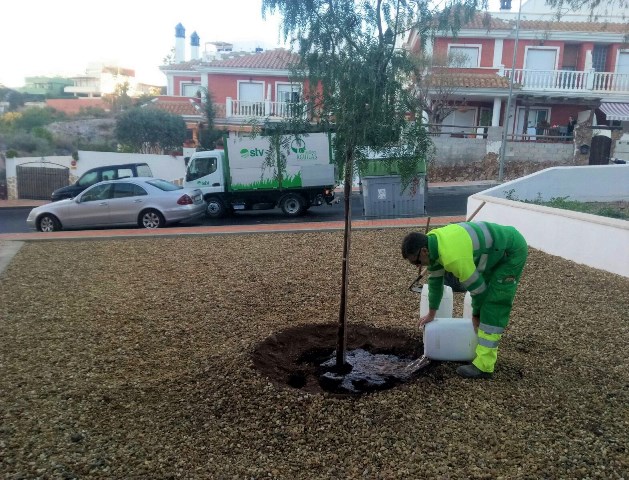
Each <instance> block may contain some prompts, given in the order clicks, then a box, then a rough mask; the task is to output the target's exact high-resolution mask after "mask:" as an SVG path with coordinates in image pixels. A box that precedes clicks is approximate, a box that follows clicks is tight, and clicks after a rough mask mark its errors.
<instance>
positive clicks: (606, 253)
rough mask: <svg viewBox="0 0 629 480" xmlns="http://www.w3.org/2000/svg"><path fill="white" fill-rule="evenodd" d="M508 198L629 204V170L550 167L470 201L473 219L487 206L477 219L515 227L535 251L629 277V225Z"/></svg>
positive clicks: (623, 166) (628, 222) (616, 167)
mask: <svg viewBox="0 0 629 480" xmlns="http://www.w3.org/2000/svg"><path fill="white" fill-rule="evenodd" d="M510 191H512V192H510ZM509 192H510V193H509ZM538 194H539V195H538ZM508 195H510V196H511V197H512V198H518V199H522V200H535V199H537V198H538V196H539V197H540V198H542V199H544V200H549V199H550V198H553V197H566V196H567V197H569V199H570V200H577V201H615V200H625V201H629V165H602V166H591V167H554V168H549V169H546V170H542V171H540V172H536V173H533V174H531V175H528V176H526V177H522V178H520V179H517V180H513V181H511V182H507V183H504V184H502V185H499V186H497V187H493V188H490V189H488V190H485V191H483V192H480V193H478V194H476V195H472V196H471V197H470V198H469V199H468V201H467V214H468V216H470V215H471V214H472V213H473V212H474V211H475V210H476V209H477V208H478V207H479V206H480V204H481V203H482V202H485V205H484V206H483V207H482V208H481V209H480V210H479V212H478V213H477V214H476V217H474V220H486V221H488V222H495V223H500V224H504V225H513V226H514V227H516V228H517V229H518V230H519V231H520V232H521V233H522V235H524V237H525V238H526V240H527V242H528V244H529V245H530V246H531V247H533V248H537V249H539V250H542V251H544V252H546V253H550V254H552V255H557V256H560V257H563V258H566V259H568V260H572V261H574V262H577V263H581V264H584V265H588V266H590V267H594V268H599V269H602V270H606V271H608V272H612V273H616V274H618V275H622V276H624V277H629V221H626V220H618V219H614V218H606V217H601V216H598V215H590V214H587V213H579V212H572V211H568V210H562V209H558V208H550V207H544V206H540V205H534V204H529V203H524V202H520V201H515V200H508V199H507V198H505V197H507V196H508Z"/></svg>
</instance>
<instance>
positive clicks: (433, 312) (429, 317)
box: [419, 310, 437, 328]
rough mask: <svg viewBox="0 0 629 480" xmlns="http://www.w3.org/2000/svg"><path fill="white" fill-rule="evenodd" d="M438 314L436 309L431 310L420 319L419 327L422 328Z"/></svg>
mask: <svg viewBox="0 0 629 480" xmlns="http://www.w3.org/2000/svg"><path fill="white" fill-rule="evenodd" d="M436 314H437V311H436V310H429V311H428V313H427V314H426V315H424V316H423V317H421V318H420V319H419V328H422V327H423V326H424V325H426V324H427V323H429V322H432V321H433V320H434V319H435V315H436Z"/></svg>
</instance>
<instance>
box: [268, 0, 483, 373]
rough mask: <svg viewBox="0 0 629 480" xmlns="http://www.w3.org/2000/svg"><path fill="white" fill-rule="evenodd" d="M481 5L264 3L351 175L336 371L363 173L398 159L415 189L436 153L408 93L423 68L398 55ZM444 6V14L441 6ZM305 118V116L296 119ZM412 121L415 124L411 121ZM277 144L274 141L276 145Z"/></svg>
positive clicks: (392, 0)
mask: <svg viewBox="0 0 629 480" xmlns="http://www.w3.org/2000/svg"><path fill="white" fill-rule="evenodd" d="M480 2H481V0H451V1H450V2H448V3H446V4H445V6H443V5H444V4H442V3H439V2H436V3H435V2H430V1H428V0H308V1H303V2H302V1H299V2H298V1H294V0H263V1H262V13H263V15H265V14H267V13H275V12H278V13H279V14H280V15H281V17H282V24H281V31H282V34H283V37H284V39H287V40H290V41H291V43H292V45H293V47H294V48H295V49H296V50H297V51H298V52H299V57H300V59H301V61H300V64H299V66H298V68H299V70H301V72H302V75H301V77H302V80H303V81H304V83H305V84H306V85H307V86H308V92H307V95H306V99H305V100H306V101H307V108H308V113H309V116H310V117H311V118H315V119H316V120H317V122H318V123H319V126H320V127H321V128H322V129H324V130H330V131H334V133H335V135H334V142H333V150H334V154H335V155H334V158H335V161H336V163H337V165H338V166H339V171H340V172H342V174H343V176H344V192H345V242H344V251H343V279H342V291H341V306H340V309H339V341H338V344H337V359H336V360H337V367H343V365H344V363H345V357H344V346H345V342H344V330H345V320H346V289H347V276H348V272H349V260H348V258H349V252H350V249H349V245H350V234H351V214H350V211H349V210H350V201H349V197H350V194H351V186H352V180H353V178H354V172H355V170H356V168H357V169H358V171H362V170H363V169H364V168H366V165H367V162H368V161H369V158H370V157H371V156H372V154H377V155H378V156H381V157H385V158H386V157H389V158H391V157H394V158H395V159H396V161H397V163H398V165H399V167H400V169H401V176H402V182H403V184H404V185H408V184H411V185H416V182H415V181H414V180H416V179H417V174H416V172H417V170H418V167H419V163H420V162H423V161H425V160H426V157H427V155H428V152H429V151H430V150H431V142H430V140H429V137H428V134H427V132H426V130H425V129H424V127H423V125H422V124H421V104H420V102H419V101H418V99H417V98H416V96H415V95H413V91H412V89H410V88H409V86H410V85H411V84H412V81H413V78H414V75H415V74H416V62H413V61H412V59H411V58H410V55H409V53H408V52H406V51H405V50H403V49H400V48H398V47H399V45H400V44H401V43H402V42H403V41H404V40H406V37H407V36H408V34H409V32H410V30H411V29H412V28H415V29H417V31H418V33H419V35H420V37H421V38H422V39H423V40H425V39H426V38H427V37H429V36H431V35H433V34H434V32H435V31H437V30H442V31H446V30H454V31H456V30H457V29H458V28H459V27H460V25H461V24H462V23H463V22H464V21H465V20H466V19H468V18H470V17H471V16H472V15H473V14H474V13H475V10H476V8H477V7H478V5H479V3H480ZM435 5H439V6H440V7H436V6H435ZM299 117H303V115H302V114H301V112H297V113H296V115H295V122H297V120H296V119H297V118H299ZM409 118H412V119H415V120H416V121H414V122H409ZM271 143H272V142H271Z"/></svg>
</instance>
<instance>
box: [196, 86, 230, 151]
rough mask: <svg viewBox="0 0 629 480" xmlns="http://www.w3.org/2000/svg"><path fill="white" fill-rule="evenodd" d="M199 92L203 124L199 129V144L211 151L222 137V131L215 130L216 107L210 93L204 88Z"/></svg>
mask: <svg viewBox="0 0 629 480" xmlns="http://www.w3.org/2000/svg"><path fill="white" fill-rule="evenodd" d="M199 91H200V92H201V99H202V106H203V116H204V117H205V124H204V125H202V127H201V128H200V129H199V143H200V144H201V148H203V149H205V150H212V149H214V148H216V142H217V141H218V139H220V138H221V137H222V136H223V135H224V133H225V132H224V131H223V130H220V129H217V128H216V124H215V123H214V120H215V118H216V105H215V103H214V100H213V98H212V93H211V92H210V91H209V90H208V89H207V88H205V87H201V88H199Z"/></svg>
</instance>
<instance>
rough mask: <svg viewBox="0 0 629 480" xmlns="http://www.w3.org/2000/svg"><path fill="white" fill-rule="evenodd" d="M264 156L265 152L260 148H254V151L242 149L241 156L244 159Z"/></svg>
mask: <svg viewBox="0 0 629 480" xmlns="http://www.w3.org/2000/svg"><path fill="white" fill-rule="evenodd" d="M263 155H264V150H261V149H259V148H252V149H248V148H241V149H240V156H241V157H242V158H249V157H261V156H263Z"/></svg>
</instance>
